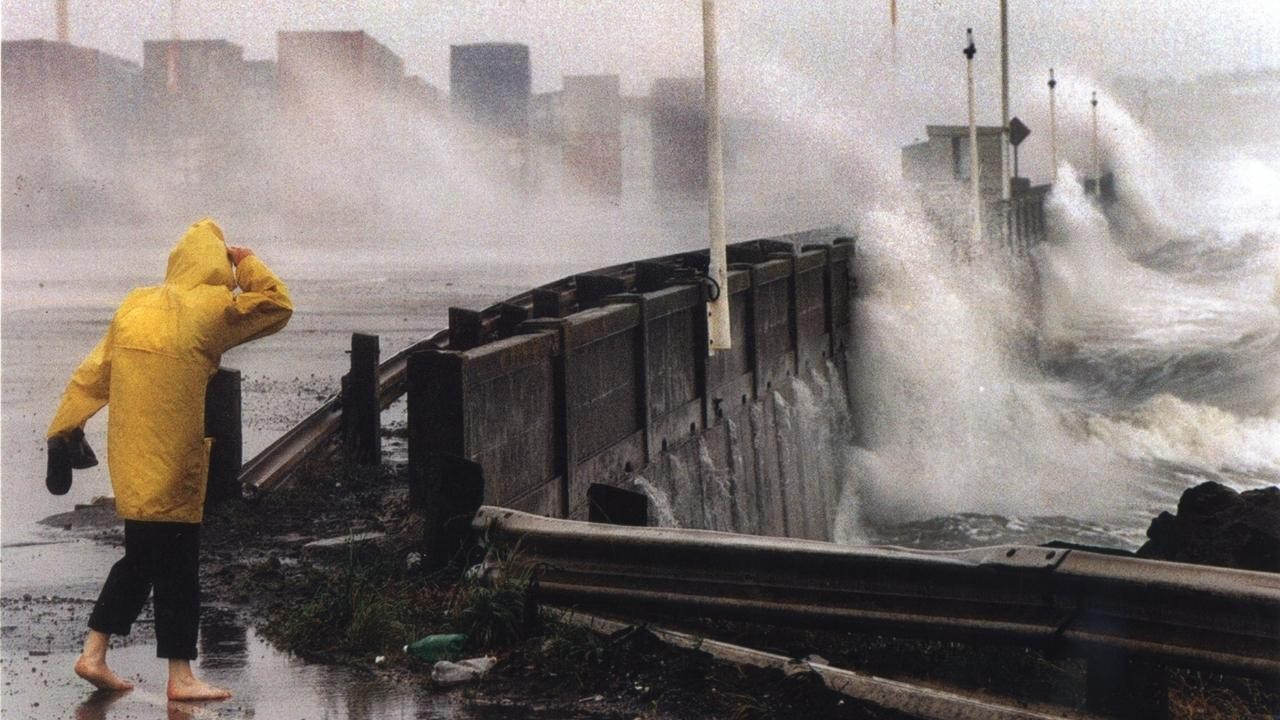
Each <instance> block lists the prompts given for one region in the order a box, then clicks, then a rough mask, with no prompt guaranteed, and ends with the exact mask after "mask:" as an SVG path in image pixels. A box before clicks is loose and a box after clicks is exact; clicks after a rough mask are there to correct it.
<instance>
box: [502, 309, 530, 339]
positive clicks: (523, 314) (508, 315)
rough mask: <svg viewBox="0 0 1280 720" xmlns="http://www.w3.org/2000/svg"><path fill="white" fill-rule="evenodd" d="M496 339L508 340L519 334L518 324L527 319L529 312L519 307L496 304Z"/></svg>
mask: <svg viewBox="0 0 1280 720" xmlns="http://www.w3.org/2000/svg"><path fill="white" fill-rule="evenodd" d="M495 307H496V308H497V310H498V327H497V330H498V337H499V338H509V337H511V336H512V335H515V334H516V333H517V332H519V328H520V323H522V322H524V321H525V320H528V319H529V311H528V310H526V309H525V308H523V307H521V306H519V305H513V304H511V303H506V302H504V303H498V304H497V305H496V306H495Z"/></svg>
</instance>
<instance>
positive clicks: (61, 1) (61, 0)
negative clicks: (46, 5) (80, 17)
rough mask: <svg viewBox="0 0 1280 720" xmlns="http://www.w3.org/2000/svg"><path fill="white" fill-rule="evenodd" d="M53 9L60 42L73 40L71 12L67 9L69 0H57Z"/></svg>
mask: <svg viewBox="0 0 1280 720" xmlns="http://www.w3.org/2000/svg"><path fill="white" fill-rule="evenodd" d="M53 11H54V12H53V14H54V16H55V20H56V22H57V26H58V28H57V33H58V42H60V43H69V42H71V14H70V13H69V12H68V11H67V0H57V2H55V3H54V6H53Z"/></svg>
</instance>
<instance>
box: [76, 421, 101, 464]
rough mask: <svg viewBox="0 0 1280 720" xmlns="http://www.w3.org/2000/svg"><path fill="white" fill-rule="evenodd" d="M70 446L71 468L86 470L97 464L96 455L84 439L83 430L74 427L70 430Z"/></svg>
mask: <svg viewBox="0 0 1280 720" xmlns="http://www.w3.org/2000/svg"><path fill="white" fill-rule="evenodd" d="M70 448H71V469H73V470H87V469H88V468H91V467H93V466H94V465H97V464H98V456H97V455H94V454H93V448H91V447H89V442H88V441H87V440H85V439H84V430H81V429H80V428H76V429H75V430H72V431H71V438H70Z"/></svg>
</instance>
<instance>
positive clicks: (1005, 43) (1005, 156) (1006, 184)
mask: <svg viewBox="0 0 1280 720" xmlns="http://www.w3.org/2000/svg"><path fill="white" fill-rule="evenodd" d="M1009 147H1010V146H1009V0H1000V173H1001V178H1000V182H1001V185H1000V199H1001V200H1004V201H1005V204H1006V205H1005V206H1006V207H1008V202H1009V200H1010V199H1012V197H1013V188H1012V187H1011V185H1010V180H1009Z"/></svg>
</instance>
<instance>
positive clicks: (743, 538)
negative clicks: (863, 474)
mask: <svg viewBox="0 0 1280 720" xmlns="http://www.w3.org/2000/svg"><path fill="white" fill-rule="evenodd" d="M475 526H476V527H477V528H483V529H485V530H486V531H487V532H488V533H489V534H490V535H491V536H494V535H496V536H505V537H507V538H508V539H510V540H512V541H514V542H516V543H518V548H519V552H518V553H516V555H515V559H514V560H513V562H514V563H516V564H518V565H520V566H523V567H526V568H529V569H532V570H534V571H535V572H536V578H537V588H538V593H539V596H540V598H541V599H542V600H543V601H544V602H549V603H553V604H560V605H568V606H572V607H578V608H581V609H584V610H593V609H595V610H599V609H609V610H611V611H613V612H624V611H626V612H635V613H639V614H644V613H656V614H663V615H669V614H671V613H681V614H692V615H698V616H710V617H723V618H732V619H739V620H745V621H756V622H768V623H774V624H788V625H808V626H818V627H829V628H844V629H852V630H860V631H872V632H877V633H884V634H890V635H911V636H922V637H928V638H956V639H967V640H975V641H979V642H1010V643H1016V644H1022V645H1027V646H1033V647H1048V648H1054V649H1057V650H1061V651H1065V652H1070V653H1079V654H1085V653H1088V652H1090V651H1091V650H1095V649H1098V648H1115V649H1119V650H1123V651H1125V652H1127V653H1131V654H1133V655H1138V656H1143V657H1149V658H1152V659H1154V660H1158V661H1160V662H1165V663H1169V664H1173V665H1181V666H1188V667H1201V668H1207V669H1213V670H1220V671H1224V672H1230V673H1239V674H1246V675H1256V676H1264V677H1268V678H1280V575H1276V574H1272V573H1261V572H1251V571H1244V570H1230V569H1223V568H1212V567H1205V566H1198V565H1184V564H1179V563H1168V562H1161V561H1154V560H1139V559H1136V558H1127V557H1116V556H1109V555H1101V554H1097V553H1089V552H1083V551H1080V550H1071V549H1067V550H1064V549H1054V548H1042V547H1027V546H1000V547H991V548H978V549H974V550H963V551H946V552H926V551H914V550H904V549H900V548H888V547H849V546H841V545H835V544H833V543H823V542H816V541H806V540H791V539H786V538H770V537H758V536H748V535H735V534H731V533H721V532H713V531H706V530H683V529H671V528H634V527H621V526H614V525H596V524H592V523H584V522H576V521H569V520H557V519H551V518H544V517H540V516H536V515H528V514H525V513H520V512H516V511H513V510H508V509H505V508H494V507H485V508H482V509H481V510H480V512H479V513H478V514H477V515H476V519H475Z"/></svg>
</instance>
